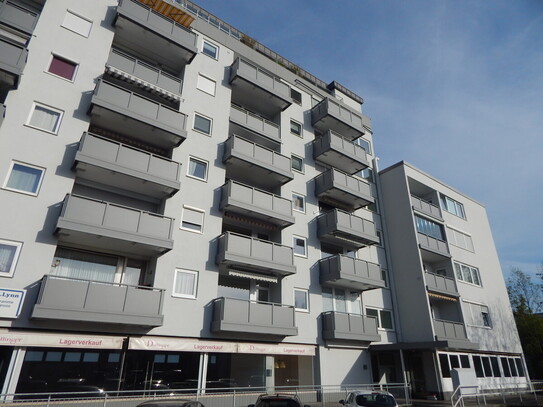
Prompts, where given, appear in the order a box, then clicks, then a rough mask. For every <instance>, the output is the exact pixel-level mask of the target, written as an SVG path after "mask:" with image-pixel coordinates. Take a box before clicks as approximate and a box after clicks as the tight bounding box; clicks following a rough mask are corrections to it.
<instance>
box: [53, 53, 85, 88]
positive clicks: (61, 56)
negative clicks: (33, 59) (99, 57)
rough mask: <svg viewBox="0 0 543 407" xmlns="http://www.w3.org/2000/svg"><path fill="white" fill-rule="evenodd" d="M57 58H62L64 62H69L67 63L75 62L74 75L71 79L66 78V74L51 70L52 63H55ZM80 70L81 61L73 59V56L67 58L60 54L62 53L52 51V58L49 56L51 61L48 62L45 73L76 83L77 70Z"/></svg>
mask: <svg viewBox="0 0 543 407" xmlns="http://www.w3.org/2000/svg"><path fill="white" fill-rule="evenodd" d="M55 58H57V59H58V60H61V61H63V62H67V63H70V64H73V66H74V73H73V75H72V77H71V78H70V79H68V78H65V77H64V76H62V75H58V74H56V73H54V72H51V71H50V69H51V64H52V63H53V60H54V59H55ZM78 71H79V62H76V61H74V60H73V59H71V58H67V57H65V56H63V55H60V54H57V53H54V52H52V53H51V58H49V63H48V64H47V69H46V70H45V73H47V74H49V75H52V76H54V77H56V78H59V79H62V80H65V81H67V82H70V83H74V82H75V77H76V76H77V72H78Z"/></svg>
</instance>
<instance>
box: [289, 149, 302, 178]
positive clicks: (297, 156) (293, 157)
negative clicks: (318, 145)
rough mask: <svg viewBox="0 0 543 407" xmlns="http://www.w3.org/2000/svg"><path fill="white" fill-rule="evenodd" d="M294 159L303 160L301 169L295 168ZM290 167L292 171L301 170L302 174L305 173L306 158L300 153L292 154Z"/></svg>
mask: <svg viewBox="0 0 543 407" xmlns="http://www.w3.org/2000/svg"><path fill="white" fill-rule="evenodd" d="M294 160H300V162H301V167H302V168H301V169H300V170H299V169H297V168H294V165H293V162H294ZM290 169H291V170H292V171H296V172H299V173H300V174H304V173H305V160H304V158H303V157H300V156H299V155H296V154H291V155H290Z"/></svg>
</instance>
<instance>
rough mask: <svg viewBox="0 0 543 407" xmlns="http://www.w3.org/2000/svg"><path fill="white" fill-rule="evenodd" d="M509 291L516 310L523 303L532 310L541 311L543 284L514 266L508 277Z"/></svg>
mask: <svg viewBox="0 0 543 407" xmlns="http://www.w3.org/2000/svg"><path fill="white" fill-rule="evenodd" d="M507 292H508V294H509V300H510V301H511V307H512V308H513V311H516V310H517V309H518V308H519V307H520V306H521V305H522V306H523V307H526V308H527V310H528V311H529V312H530V313H532V312H541V307H542V305H543V286H542V285H541V284H539V283H535V282H534V281H533V280H532V276H530V275H529V274H526V273H525V272H524V271H522V270H521V269H519V268H512V269H511V275H510V276H509V278H508V279H507Z"/></svg>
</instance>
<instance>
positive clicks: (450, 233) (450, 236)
mask: <svg viewBox="0 0 543 407" xmlns="http://www.w3.org/2000/svg"><path fill="white" fill-rule="evenodd" d="M445 233H446V235H447V242H448V243H449V244H452V245H453V246H454V247H458V248H459V249H463V250H466V251H468V252H470V253H475V245H474V244H473V237H472V236H471V235H470V234H469V233H466V232H462V231H461V230H459V229H456V228H454V227H452V226H449V225H447V226H446V228H445ZM457 235H460V236H462V239H463V240H464V242H465V243H466V244H465V245H461V242H459V241H458V239H457V238H456V237H457ZM468 238H469V244H467V243H468Z"/></svg>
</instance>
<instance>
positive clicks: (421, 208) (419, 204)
mask: <svg viewBox="0 0 543 407" xmlns="http://www.w3.org/2000/svg"><path fill="white" fill-rule="evenodd" d="M411 205H412V206H413V209H414V210H416V211H418V212H420V213H422V214H424V215H428V216H431V217H432V218H434V219H437V220H440V221H442V222H443V217H442V216H441V208H440V207H439V206H437V205H434V204H433V203H430V202H428V201H425V200H424V199H421V198H419V197H417V196H415V195H411Z"/></svg>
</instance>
